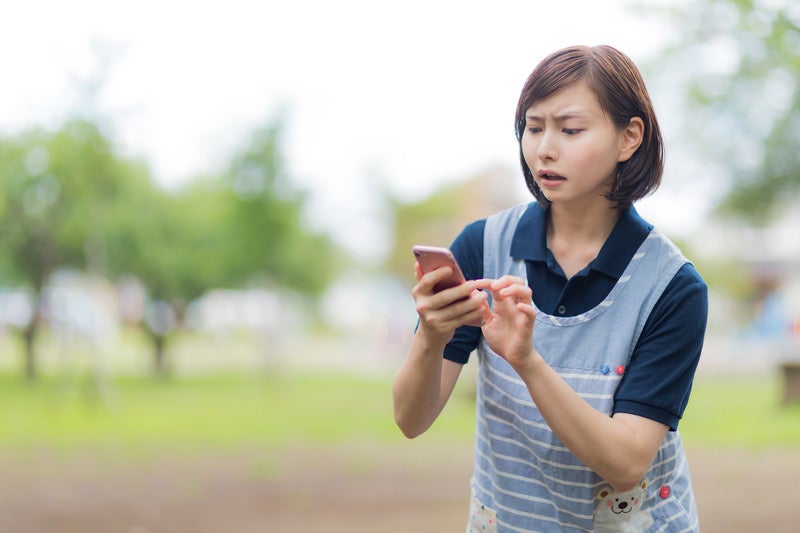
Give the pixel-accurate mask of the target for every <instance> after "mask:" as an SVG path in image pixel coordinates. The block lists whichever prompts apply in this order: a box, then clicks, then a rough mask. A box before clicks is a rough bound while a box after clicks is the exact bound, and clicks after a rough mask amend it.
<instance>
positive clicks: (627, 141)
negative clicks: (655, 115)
mask: <svg viewBox="0 0 800 533" xmlns="http://www.w3.org/2000/svg"><path fill="white" fill-rule="evenodd" d="M642 139H644V122H643V121H642V119H641V118H639V117H633V118H632V119H631V120H630V122H628V125H627V126H625V128H624V129H623V130H622V131H621V132H620V134H619V158H618V159H617V161H618V162H620V163H622V162H623V161H627V160H628V159H630V158H631V157H632V156H633V154H634V153H635V152H636V149H637V148H639V146H640V145H641V144H642Z"/></svg>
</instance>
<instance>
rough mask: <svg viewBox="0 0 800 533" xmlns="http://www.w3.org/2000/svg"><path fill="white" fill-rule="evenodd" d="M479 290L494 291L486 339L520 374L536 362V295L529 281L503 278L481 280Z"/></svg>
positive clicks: (509, 277) (485, 332)
mask: <svg viewBox="0 0 800 533" xmlns="http://www.w3.org/2000/svg"><path fill="white" fill-rule="evenodd" d="M481 281H482V282H484V283H481V284H480V285H478V287H479V288H482V289H486V290H489V291H491V293H492V299H493V300H494V309H493V310H492V312H491V314H490V316H488V317H487V319H486V321H485V323H484V325H483V327H482V328H481V329H482V331H483V337H484V338H485V339H486V342H487V343H488V344H489V347H491V349H492V350H494V351H495V353H497V354H498V355H500V356H501V357H502V358H503V359H505V360H506V361H508V362H509V364H511V366H512V367H514V368H515V369H516V370H517V371H519V370H520V369H522V368H523V367H525V366H526V365H527V364H528V363H530V362H532V361H533V359H534V357H535V355H536V352H535V351H534V349H533V324H534V321H535V319H536V311H534V309H533V302H532V300H531V296H532V292H531V289H530V287H528V285H527V284H526V283H525V280H523V279H522V278H518V277H515V276H503V277H502V278H500V279H497V280H481Z"/></svg>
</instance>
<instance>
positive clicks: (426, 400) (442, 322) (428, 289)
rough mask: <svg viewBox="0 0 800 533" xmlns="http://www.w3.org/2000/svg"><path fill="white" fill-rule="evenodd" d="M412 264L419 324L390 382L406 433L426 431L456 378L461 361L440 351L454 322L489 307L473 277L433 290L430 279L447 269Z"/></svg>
mask: <svg viewBox="0 0 800 533" xmlns="http://www.w3.org/2000/svg"><path fill="white" fill-rule="evenodd" d="M416 269H417V278H418V279H419V283H417V285H416V286H414V288H413V289H412V291H411V293H412V295H413V297H414V301H415V303H416V306H417V313H418V314H419V318H420V321H419V327H418V328H417V332H416V334H415V335H414V339H413V341H412V343H411V349H410V351H409V355H408V357H407V359H406V361H405V362H404V364H403V366H402V367H401V368H400V370H399V371H398V373H397V376H395V379H394V384H393V387H392V398H393V405H394V418H395V422H396V423H397V425H398V427H399V428H400V430H401V431H402V432H403V434H404V435H405V436H406V437H408V438H414V437H417V436H419V435H421V434H422V433H424V432H425V431H427V429H428V428H429V427H430V426H431V424H433V422H434V421H435V420H436V417H438V416H439V413H440V412H441V411H442V409H443V408H444V406H445V404H446V403H447V400H448V399H449V398H450V394H451V393H452V391H453V388H454V387H455V384H456V381H458V376H459V374H460V373H461V365H460V364H458V363H454V362H452V361H448V360H445V359H444V358H443V357H442V353H443V352H444V347H445V345H446V344H447V342H448V341H449V340H450V339H451V338H452V336H453V333H454V332H455V330H456V328H458V327H459V326H463V325H464V324H467V323H469V322H474V321H475V320H476V319H480V318H481V317H482V316H483V315H484V314H486V313H488V306H487V304H486V300H487V296H486V294H485V293H483V292H481V291H477V290H475V284H474V283H473V282H467V283H462V284H461V285H459V286H458V287H453V288H451V289H447V290H444V291H441V292H438V293H434V292H433V287H434V285H436V283H437V282H439V281H441V280H443V279H445V278H446V277H447V276H448V275H449V274H450V269H449V268H447V267H444V268H439V269H436V270H434V271H433V272H430V273H428V274H426V275H424V276H422V273H421V271H420V270H419V265H418V264H417V265H416Z"/></svg>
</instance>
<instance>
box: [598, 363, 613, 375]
mask: <svg viewBox="0 0 800 533" xmlns="http://www.w3.org/2000/svg"><path fill="white" fill-rule="evenodd" d="M600 372H601V373H602V374H603V375H604V376H607V375H608V373H609V372H611V369H610V368H609V367H608V365H603V366H601V367H600Z"/></svg>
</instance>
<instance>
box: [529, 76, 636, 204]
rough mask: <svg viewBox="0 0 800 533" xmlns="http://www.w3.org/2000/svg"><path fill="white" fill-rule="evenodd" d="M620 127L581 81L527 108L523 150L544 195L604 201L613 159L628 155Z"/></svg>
mask: <svg viewBox="0 0 800 533" xmlns="http://www.w3.org/2000/svg"><path fill="white" fill-rule="evenodd" d="M625 147H626V142H625V134H624V129H623V130H620V129H618V128H617V127H616V126H615V125H614V124H613V122H612V121H611V120H610V119H609V117H608V116H607V115H606V114H605V113H604V112H603V109H602V108H601V107H600V104H599V103H598V101H597V98H596V96H595V95H594V93H593V92H592V91H591V90H590V89H589V88H588V87H587V86H586V84H585V83H576V84H573V85H570V86H568V87H565V88H564V89H561V90H560V91H558V92H556V93H554V94H552V95H550V96H549V97H547V98H545V99H543V100H539V101H536V102H534V103H533V105H531V106H530V107H529V108H528V110H527V112H526V113H525V131H524V133H523V135H522V154H523V156H524V158H525V162H526V163H527V165H528V168H529V169H530V171H531V173H532V174H533V177H534V180H535V181H536V184H537V185H538V186H539V188H540V189H541V191H542V193H543V194H544V196H545V197H546V198H547V199H548V200H549V201H550V202H551V203H553V204H559V203H563V204H565V205H576V206H580V205H586V202H598V201H602V202H608V200H606V199H605V198H604V196H605V195H606V194H607V193H608V192H609V191H610V190H611V187H612V185H613V183H614V178H615V174H616V169H617V163H618V162H619V161H624V160H626V159H627V158H629V157H630V154H628V152H627V150H626V149H625Z"/></svg>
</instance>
